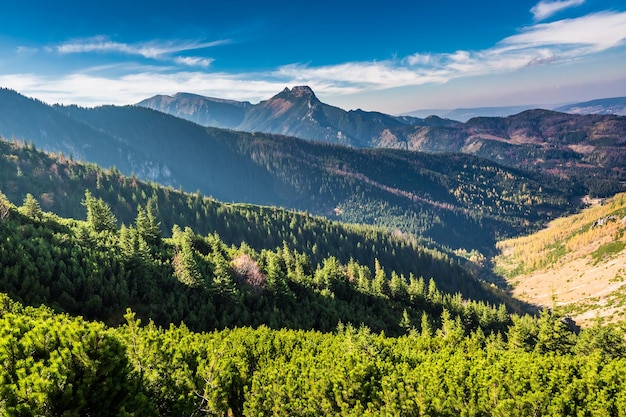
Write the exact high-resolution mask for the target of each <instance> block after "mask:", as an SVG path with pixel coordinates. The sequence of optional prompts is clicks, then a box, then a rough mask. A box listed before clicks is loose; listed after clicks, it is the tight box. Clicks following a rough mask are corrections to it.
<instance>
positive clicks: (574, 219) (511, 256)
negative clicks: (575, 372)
mask: <svg viewBox="0 0 626 417" xmlns="http://www.w3.org/2000/svg"><path fill="white" fill-rule="evenodd" d="M625 231H626V194H618V195H616V196H615V197H613V198H612V199H609V200H606V201H604V202H602V203H600V204H596V205H594V206H593V207H591V208H588V209H586V210H584V211H583V212H582V213H580V214H576V215H573V216H569V217H564V218H561V219H557V220H555V221H553V222H551V223H550V225H549V226H548V228H546V229H544V230H542V231H540V232H538V233H535V234H532V235H529V236H525V237H520V238H516V239H509V240H505V241H502V242H500V243H499V244H498V248H499V249H500V253H501V254H500V255H499V256H498V257H496V259H495V268H496V271H497V272H499V273H501V274H503V275H504V276H505V277H506V278H507V280H508V282H509V283H510V284H511V286H512V287H513V295H514V296H515V297H518V298H520V299H523V300H525V301H529V302H531V303H535V304H539V305H542V306H548V307H557V308H562V309H564V310H565V311H566V312H569V313H570V314H571V315H572V317H573V318H574V319H575V320H576V321H577V322H580V323H585V322H587V323H588V322H589V321H592V320H595V318H596V317H599V318H603V319H604V320H606V321H624V319H625V318H626V285H625V284H626V250H624V248H625V247H626V236H625V235H624V232H625Z"/></svg>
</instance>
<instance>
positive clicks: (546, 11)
mask: <svg viewBox="0 0 626 417" xmlns="http://www.w3.org/2000/svg"><path fill="white" fill-rule="evenodd" d="M584 2H585V0H556V1H549V0H547V1H546V0H542V1H540V2H539V3H537V4H536V5H535V6H533V8H532V9H530V12H531V13H532V14H533V15H534V16H535V21H541V20H544V19H547V18H548V17H550V16H552V15H554V14H556V13H558V12H560V11H561V10H564V9H569V8H570V7H576V6H580V5H581V4H583V3H584Z"/></svg>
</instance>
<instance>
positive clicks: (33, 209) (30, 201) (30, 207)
mask: <svg viewBox="0 0 626 417" xmlns="http://www.w3.org/2000/svg"><path fill="white" fill-rule="evenodd" d="M19 210H20V213H22V214H23V215H25V216H28V217H30V218H31V219H40V218H41V216H42V214H43V212H42V211H41V206H40V205H39V202H38V201H37V199H35V197H33V195H32V194H31V193H28V194H26V197H25V198H24V204H23V205H22V207H20V209H19Z"/></svg>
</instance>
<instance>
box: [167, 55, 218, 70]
mask: <svg viewBox="0 0 626 417" xmlns="http://www.w3.org/2000/svg"><path fill="white" fill-rule="evenodd" d="M174 62H176V63H177V64H183V65H187V66H189V67H204V68H207V67H208V66H209V65H211V63H212V62H213V59H211V58H200V57H196V56H179V57H176V58H175V59H174Z"/></svg>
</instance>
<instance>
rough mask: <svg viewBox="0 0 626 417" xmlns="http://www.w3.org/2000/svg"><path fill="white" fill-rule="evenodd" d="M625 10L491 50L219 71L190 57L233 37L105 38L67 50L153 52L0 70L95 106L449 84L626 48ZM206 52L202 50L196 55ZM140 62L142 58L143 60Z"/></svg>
mask: <svg viewBox="0 0 626 417" xmlns="http://www.w3.org/2000/svg"><path fill="white" fill-rule="evenodd" d="M625 41H626V12H602V13H595V14H590V15H586V16H583V17H579V18H575V19H566V20H560V21H554V22H548V23H536V24H534V25H530V26H528V27H524V28H522V29H520V30H519V31H518V33H516V34H514V35H512V36H509V37H507V38H505V39H502V40H501V41H500V42H498V43H497V44H495V45H494V46H493V47H491V48H487V49H484V50H478V51H469V50H459V51H454V52H450V53H438V54H437V53H428V52H426V53H424V52H419V53H416V54H413V55H409V56H406V57H403V58H395V57H394V58H391V59H388V60H381V61H363V62H346V63H342V64H338V65H326V66H313V65H311V64H306V63H293V64H290V65H284V66H280V67H278V68H276V69H274V70H270V71H266V72H248V73H245V72H244V73H226V72H213V71H210V68H212V59H211V58H206V57H199V56H184V55H185V54H183V52H188V51H197V50H200V49H203V48H209V47H212V46H216V45H220V44H222V43H224V42H227V41H214V42H196V41H178V42H161V43H157V42H144V43H135V44H126V43H120V42H115V41H112V40H110V39H108V38H104V37H98V38H91V39H84V40H78V41H73V42H67V43H64V44H62V45H59V46H58V48H57V49H56V51H57V52H58V53H61V54H77V53H93V52H96V53H98V52H100V53H119V54H125V55H132V56H141V57H144V58H149V59H150V60H151V61H150V62H148V64H150V65H145V64H146V63H145V62H139V63H135V65H132V64H133V63H119V62H116V63H115V64H113V65H112V69H110V70H109V68H108V67H107V66H106V65H105V66H99V67H91V68H87V69H84V70H82V71H76V73H74V74H71V75H67V76H60V77H57V78H54V77H39V76H37V75H35V74H13V75H5V76H0V85H5V86H9V87H11V88H15V89H17V90H18V91H20V92H23V93H24V94H28V95H33V96H35V97H38V98H40V99H42V100H44V101H48V102H63V103H75V104H81V105H96V104H102V103H111V104H128V103H135V102H137V101H139V100H141V99H143V98H145V97H147V96H150V95H153V94H155V93H164V94H172V93H175V92H178V91H191V92H196V93H199V94H205V95H211V96H216V97H223V98H231V99H245V100H250V101H252V102H255V101H259V100H261V99H265V98H267V97H268V96H270V95H272V94H274V93H276V92H277V91H280V90H282V89H283V88H284V87H285V86H289V85H298V84H307V85H310V86H311V87H312V88H314V89H315V90H316V92H317V93H318V94H321V95H322V94H323V95H327V96H330V95H335V96H338V95H347V94H354V93H359V92H366V91H376V90H385V89H390V88H396V87H405V86H419V85H425V84H434V83H446V82H449V81H451V80H455V79H459V78H467V77H472V76H481V75H488V74H502V73H507V72H508V73H511V72H514V71H518V70H520V69H523V68H525V67H530V66H537V65H546V64H550V63H553V62H571V61H575V60H578V59H580V58H584V57H587V56H590V55H592V54H597V53H599V52H602V51H606V50H609V49H611V48H616V47H619V46H623V45H624V43H625ZM193 55H199V54H193ZM138 61H140V60H138Z"/></svg>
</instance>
